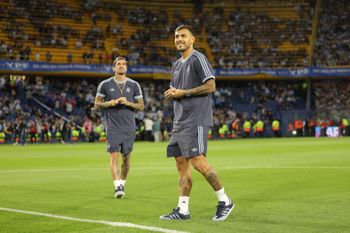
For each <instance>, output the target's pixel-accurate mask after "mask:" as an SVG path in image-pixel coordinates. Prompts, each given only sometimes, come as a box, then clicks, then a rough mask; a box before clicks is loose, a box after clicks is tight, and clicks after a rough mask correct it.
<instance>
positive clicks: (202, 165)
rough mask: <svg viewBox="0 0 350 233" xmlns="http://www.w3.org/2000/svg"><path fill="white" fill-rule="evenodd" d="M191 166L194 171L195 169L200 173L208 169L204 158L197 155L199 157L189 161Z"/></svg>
mask: <svg viewBox="0 0 350 233" xmlns="http://www.w3.org/2000/svg"><path fill="white" fill-rule="evenodd" d="M191 164H192V166H193V168H194V169H196V170H197V171H199V172H201V173H204V172H205V171H206V170H208V168H209V164H208V162H207V160H206V158H205V157H204V155H199V156H196V157H193V158H192V159H191Z"/></svg>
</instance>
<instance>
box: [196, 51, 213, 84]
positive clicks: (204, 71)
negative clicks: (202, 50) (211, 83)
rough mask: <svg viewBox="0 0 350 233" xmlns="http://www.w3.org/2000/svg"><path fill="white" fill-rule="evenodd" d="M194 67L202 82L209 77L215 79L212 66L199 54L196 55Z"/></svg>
mask: <svg viewBox="0 0 350 233" xmlns="http://www.w3.org/2000/svg"><path fill="white" fill-rule="evenodd" d="M194 67H195V70H196V73H197V74H198V77H199V78H200V79H201V80H202V82H203V83H205V82H206V81H208V80H209V79H215V76H214V71H213V68H212V67H211V65H210V63H209V61H208V59H207V58H206V57H205V56H204V55H202V54H200V55H199V56H197V59H196V60H195V61H194Z"/></svg>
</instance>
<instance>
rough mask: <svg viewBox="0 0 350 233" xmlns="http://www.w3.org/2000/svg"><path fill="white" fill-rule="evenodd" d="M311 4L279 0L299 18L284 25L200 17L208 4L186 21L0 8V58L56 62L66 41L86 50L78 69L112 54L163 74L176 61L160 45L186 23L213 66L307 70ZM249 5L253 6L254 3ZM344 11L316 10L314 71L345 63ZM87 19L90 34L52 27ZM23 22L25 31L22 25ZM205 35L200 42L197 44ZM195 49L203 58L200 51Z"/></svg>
mask: <svg viewBox="0 0 350 233" xmlns="http://www.w3.org/2000/svg"><path fill="white" fill-rule="evenodd" d="M315 2H316V1H314V0H308V1H299V2H290V1H281V4H287V5H293V6H295V7H294V8H295V14H297V15H298V17H297V18H293V17H291V18H285V17H279V16H270V15H269V14H268V13H267V12H266V11H264V10H260V11H259V10H249V8H248V10H247V9H246V8H241V7H239V6H238V7H236V8H235V9H234V10H232V11H230V12H225V11H227V9H225V5H222V6H220V5H216V7H215V8H208V9H205V10H204V8H203V6H204V5H205V4H213V2H211V1H194V11H193V15H192V16H191V17H190V18H189V17H188V16H186V17H185V16H184V14H183V12H181V11H180V10H179V11H176V12H173V13H169V12H167V11H166V9H164V8H159V9H158V10H149V9H147V8H145V7H143V6H140V7H138V8H130V7H128V5H127V4H126V5H120V4H116V3H113V2H99V1H83V2H81V4H80V5H78V6H77V7H76V8H72V7H71V6H68V5H63V4H61V3H57V2H55V1H52V0H48V1H39V0H38V1H23V0H14V1H11V3H10V4H9V5H4V6H2V7H0V21H1V22H3V24H2V27H1V30H2V32H3V33H5V34H6V35H7V37H8V41H4V40H1V41H0V59H11V60H14V59H17V60H35V61H47V62H50V61H51V60H52V56H54V54H52V52H50V48H62V49H64V48H69V46H71V45H70V43H69V41H70V40H73V42H74V45H73V46H74V47H75V48H76V49H81V48H82V47H84V46H85V47H86V46H87V47H89V48H90V50H87V51H86V53H84V54H83V55H82V57H81V58H79V61H82V62H84V63H100V64H106V63H107V64H110V63H111V61H112V60H113V58H114V57H115V56H116V55H117V53H118V51H120V50H123V51H127V54H126V56H127V58H128V60H129V61H130V64H131V65H136V64H137V65H157V66H167V67H168V66H169V65H170V64H171V61H173V60H174V58H175V57H176V54H175V52H174V50H173V48H172V47H169V46H165V44H166V42H168V41H169V40H171V36H172V34H173V31H174V29H175V28H176V26H178V25H180V24H190V25H192V26H193V27H194V30H195V31H196V32H197V33H198V34H197V36H198V39H199V40H201V39H205V40H207V42H208V44H209V46H210V52H211V54H212V55H213V59H214V61H215V63H214V64H213V66H214V67H217V68H266V67H306V66H309V63H310V60H309V52H308V51H307V48H308V47H309V46H310V41H309V40H310V38H311V33H312V32H311V31H312V22H313V19H314V15H315V4H316V3H315ZM246 4H247V3H246ZM250 4H252V5H254V1H253V2H250ZM256 4H258V3H256ZM265 4H269V3H265ZM238 5H239V4H238ZM9 6H11V7H9ZM349 12H350V10H349V4H347V1H345V0H341V1H331V0H327V1H325V2H324V3H323V4H322V6H321V12H320V17H319V23H318V32H317V37H316V43H315V49H314V57H313V61H312V63H313V65H315V66H341V65H347V64H348V61H349V54H350V45H349V44H350V43H349V40H350V34H349V31H350V30H349V25H348V24H347V19H348V18H349ZM112 14H116V15H117V17H116V18H117V20H118V21H116V22H113V21H111V18H112ZM169 14H172V15H169ZM85 15H88V16H89V17H90V18H91V28H89V29H88V30H85V29H84V30H85V31H83V30H82V31H80V30H76V29H73V28H71V27H70V26H69V25H65V24H64V23H58V22H57V23H56V21H55V20H54V19H65V20H73V21H74V22H82V20H84V17H83V16H85ZM170 16H171V17H170ZM169 18H172V19H173V20H172V21H170V19H169ZM25 19H28V21H29V23H30V24H28V23H25V22H26V20H25ZM101 21H103V22H106V23H107V26H106V27H105V28H102V27H101V26H98V24H97V22H101ZM122 22H124V23H125V22H127V23H128V25H129V26H130V27H131V28H134V29H133V30H132V31H133V32H132V33H131V35H129V34H128V36H126V34H125V33H124V29H125V28H124V29H123V28H122V26H121V24H122ZM28 28H34V32H33V33H29V34H28V32H29V31H30V30H28ZM203 32H205V35H206V38H202V36H203ZM107 38H115V43H114V48H113V49H112V51H107V50H106V47H105V40H106V39H107ZM71 44H72V43H71ZM288 44H290V45H291V46H295V49H292V50H284V49H283V46H284V47H285V46H286V45H288ZM33 46H35V47H42V48H47V52H46V53H45V54H40V53H38V52H36V53H33V52H32V47H33ZM198 49H200V50H201V51H204V52H208V51H207V50H206V49H205V48H198ZM62 51H66V50H62ZM66 56H67V62H68V63H72V62H73V63H74V62H77V58H76V57H75V55H74V53H72V52H71V51H67V52H66Z"/></svg>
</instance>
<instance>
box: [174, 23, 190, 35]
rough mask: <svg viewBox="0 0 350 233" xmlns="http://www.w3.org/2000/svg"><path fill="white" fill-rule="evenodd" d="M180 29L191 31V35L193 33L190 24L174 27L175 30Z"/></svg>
mask: <svg viewBox="0 0 350 233" xmlns="http://www.w3.org/2000/svg"><path fill="white" fill-rule="evenodd" d="M181 29H187V30H189V31H190V32H191V33H192V35H194V30H193V28H192V27H191V26H190V25H186V24H182V25H180V26H178V27H177V28H176V29H175V32H177V31H180V30H181Z"/></svg>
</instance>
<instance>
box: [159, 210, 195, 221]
mask: <svg viewBox="0 0 350 233" xmlns="http://www.w3.org/2000/svg"><path fill="white" fill-rule="evenodd" d="M159 219H162V220H173V219H175V220H187V219H190V214H189V213H188V214H181V213H180V207H177V208H175V209H173V212H171V213H170V214H167V215H161V216H160V217H159Z"/></svg>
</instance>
